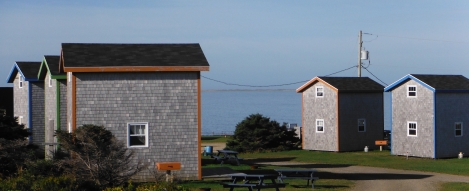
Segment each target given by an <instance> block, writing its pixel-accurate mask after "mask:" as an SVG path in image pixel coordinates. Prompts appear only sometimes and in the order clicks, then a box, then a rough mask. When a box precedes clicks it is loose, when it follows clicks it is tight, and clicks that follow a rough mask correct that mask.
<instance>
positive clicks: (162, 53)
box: [62, 43, 209, 67]
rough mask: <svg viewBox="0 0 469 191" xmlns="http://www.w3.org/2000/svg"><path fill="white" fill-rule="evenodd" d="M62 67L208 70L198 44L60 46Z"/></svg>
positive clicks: (65, 44)
mask: <svg viewBox="0 0 469 191" xmlns="http://www.w3.org/2000/svg"><path fill="white" fill-rule="evenodd" d="M62 52H63V59H64V67H108V66H209V64H208V62H207V59H206V58H205V55H204V53H203V51H202V48H201V47H200V45H199V44H83V43H63V44H62Z"/></svg>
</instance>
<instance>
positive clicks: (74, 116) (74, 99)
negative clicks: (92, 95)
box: [72, 73, 77, 132]
mask: <svg viewBox="0 0 469 191" xmlns="http://www.w3.org/2000/svg"><path fill="white" fill-rule="evenodd" d="M76 90H77V83H76V77H75V75H74V74H73V73H72V132H75V130H76V128H77V127H76V124H77V113H76V112H77V91H76Z"/></svg>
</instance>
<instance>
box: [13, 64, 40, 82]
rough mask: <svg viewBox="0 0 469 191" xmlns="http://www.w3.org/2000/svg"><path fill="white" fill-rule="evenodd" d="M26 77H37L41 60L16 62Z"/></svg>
mask: <svg viewBox="0 0 469 191" xmlns="http://www.w3.org/2000/svg"><path fill="white" fill-rule="evenodd" d="M16 65H18V68H19V69H20V70H21V73H23V75H24V77H25V78H31V79H37V74H38V73H39V69H40V68H41V62H16Z"/></svg>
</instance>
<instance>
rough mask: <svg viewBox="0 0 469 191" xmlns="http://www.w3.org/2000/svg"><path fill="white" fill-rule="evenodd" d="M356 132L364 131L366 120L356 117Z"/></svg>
mask: <svg viewBox="0 0 469 191" xmlns="http://www.w3.org/2000/svg"><path fill="white" fill-rule="evenodd" d="M358 132H366V120H365V119H358Z"/></svg>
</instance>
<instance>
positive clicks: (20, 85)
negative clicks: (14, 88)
mask: <svg viewBox="0 0 469 191" xmlns="http://www.w3.org/2000/svg"><path fill="white" fill-rule="evenodd" d="M23 84H24V80H23V76H22V75H21V74H20V75H19V80H18V87H19V88H23Z"/></svg>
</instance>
